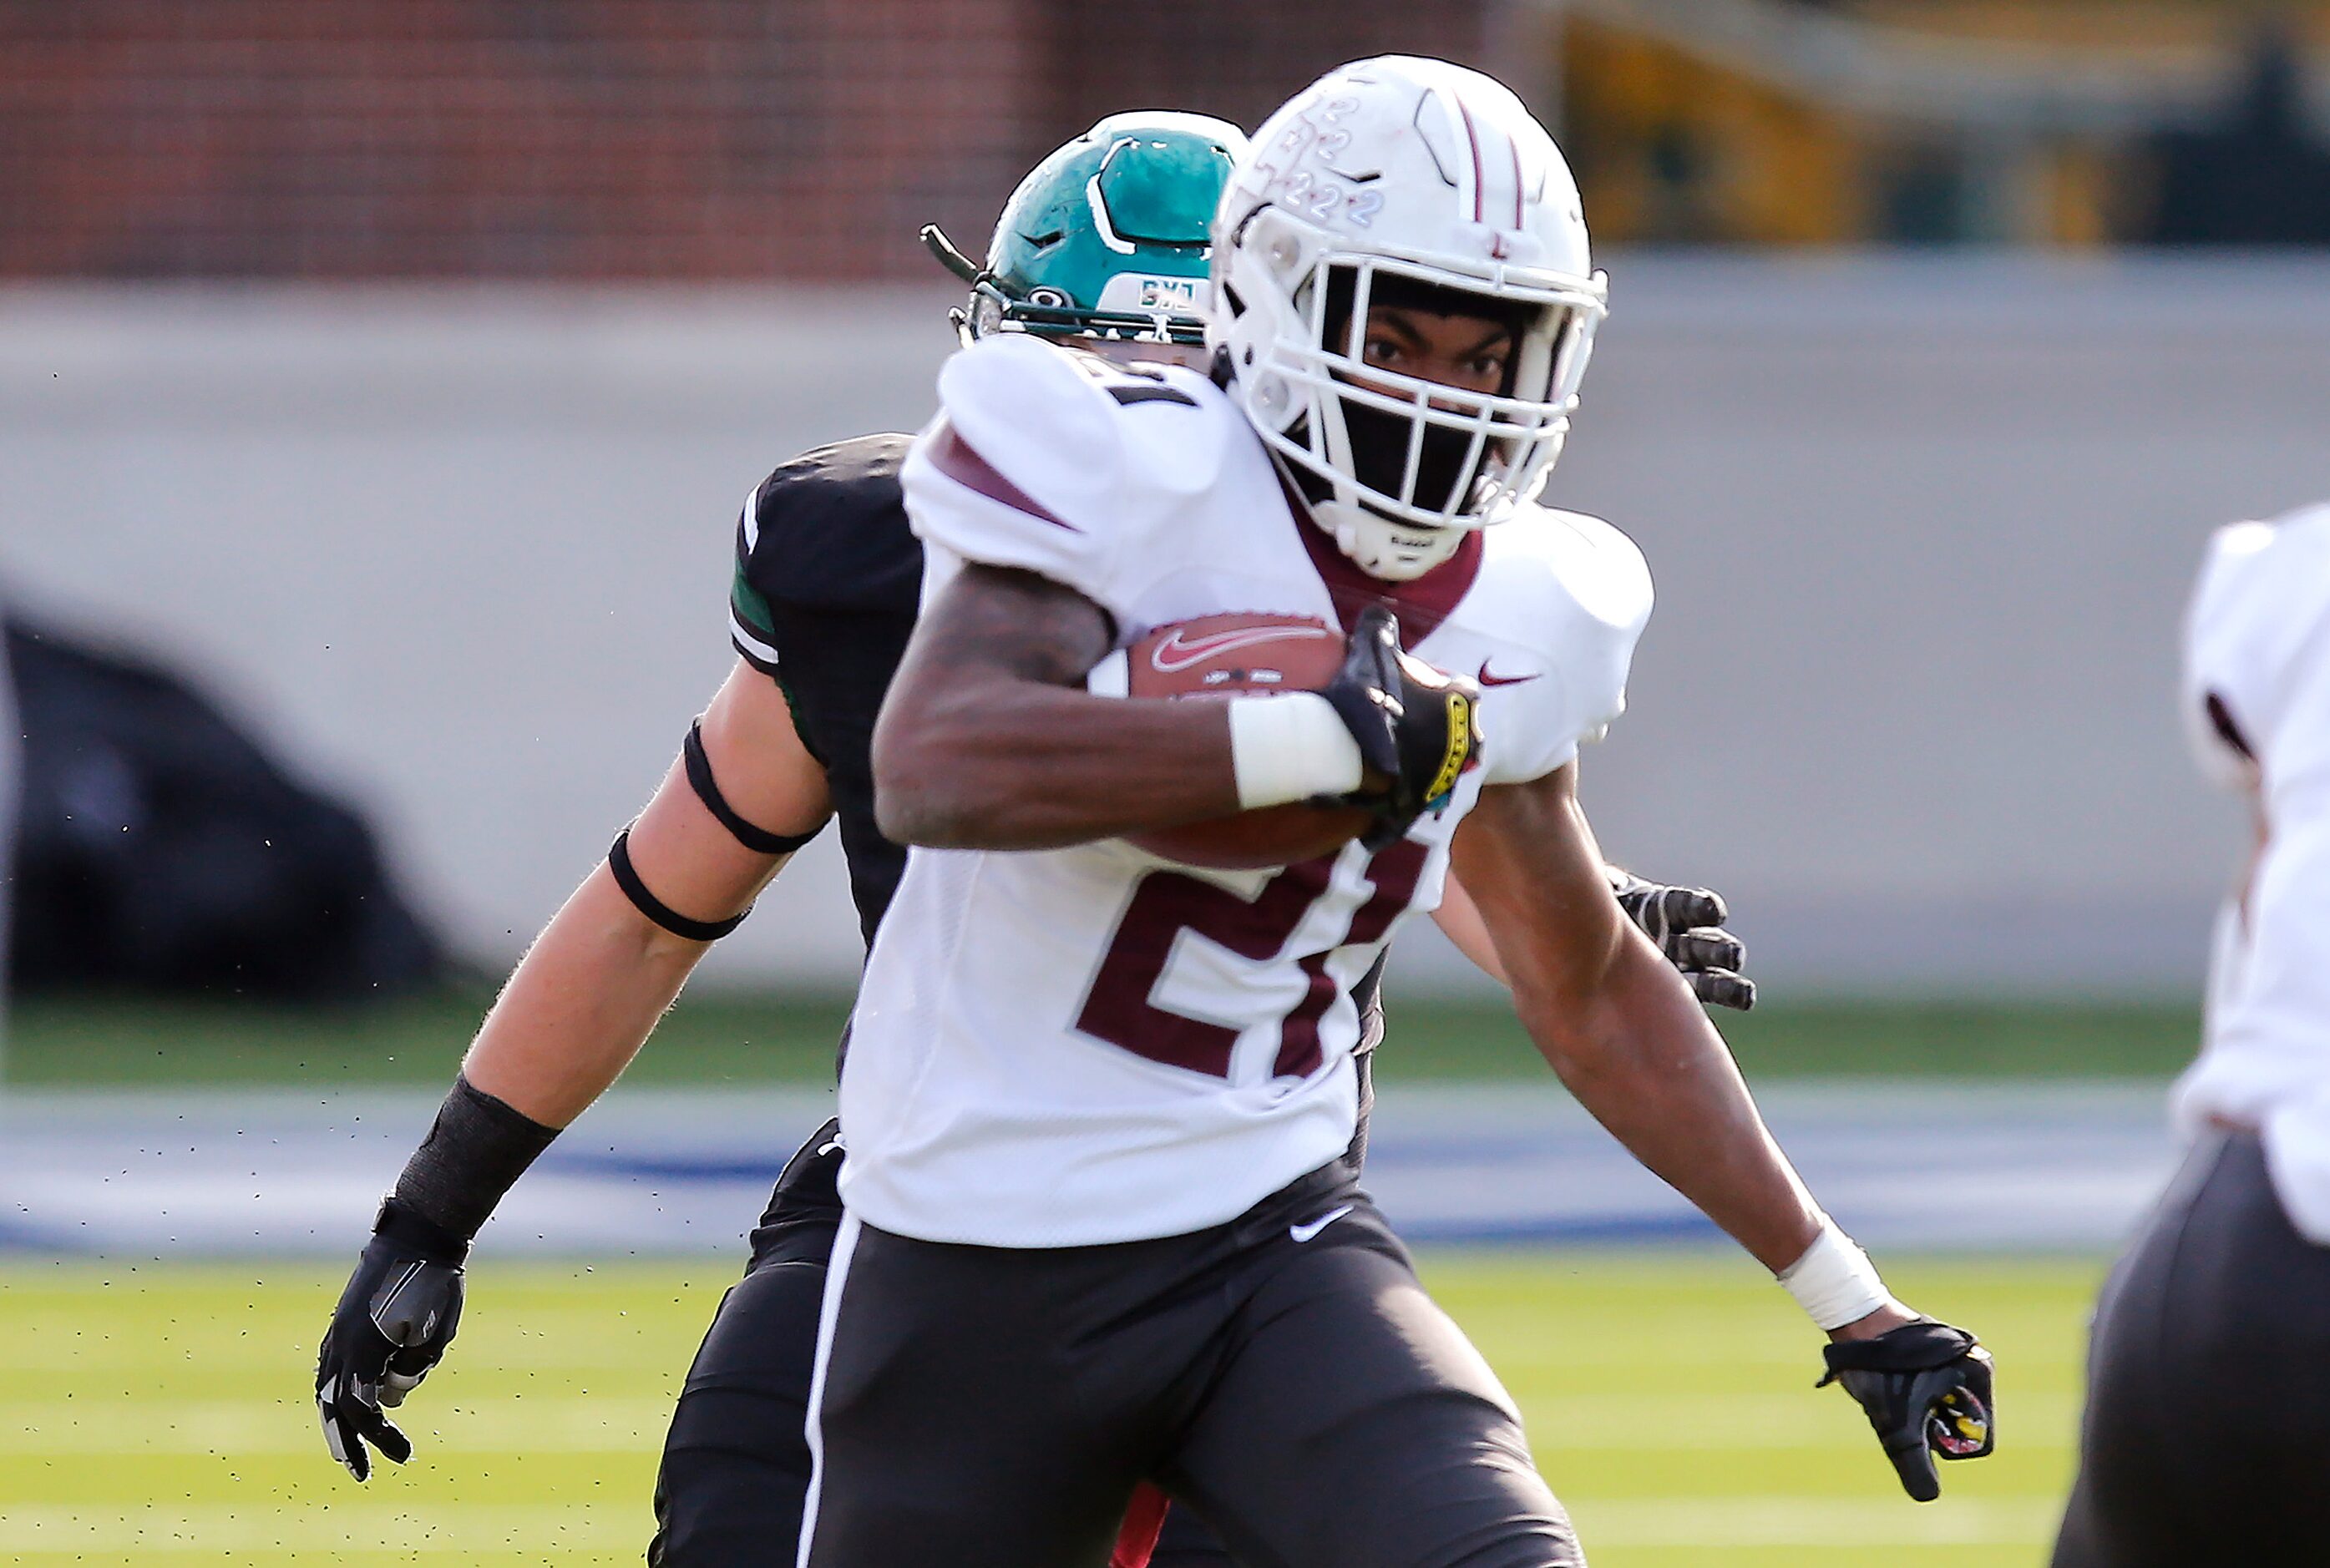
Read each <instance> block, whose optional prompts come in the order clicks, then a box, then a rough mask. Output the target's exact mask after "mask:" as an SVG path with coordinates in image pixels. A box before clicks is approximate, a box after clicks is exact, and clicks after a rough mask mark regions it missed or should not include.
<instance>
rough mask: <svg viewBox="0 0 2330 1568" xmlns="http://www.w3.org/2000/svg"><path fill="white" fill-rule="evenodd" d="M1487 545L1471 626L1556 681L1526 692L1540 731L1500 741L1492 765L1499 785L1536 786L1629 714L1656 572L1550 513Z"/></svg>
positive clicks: (1598, 534)
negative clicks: (1631, 676) (1629, 689)
mask: <svg viewBox="0 0 2330 1568" xmlns="http://www.w3.org/2000/svg"><path fill="white" fill-rule="evenodd" d="M1484 545H1485V553H1484V555H1483V557H1482V569H1481V577H1480V581H1479V583H1478V584H1477V586H1476V587H1475V588H1474V589H1473V597H1474V598H1477V599H1478V600H1480V601H1481V605H1480V610H1479V611H1478V612H1477V620H1475V619H1474V618H1473V617H1469V616H1468V617H1467V619H1468V621H1469V622H1473V624H1475V625H1476V628H1477V629H1479V630H1481V631H1482V632H1485V633H1487V634H1488V635H1490V636H1492V637H1494V638H1497V639H1499V640H1500V641H1502V642H1506V643H1509V644H1511V645H1512V647H1513V648H1514V649H1515V652H1516V654H1517V655H1519V656H1521V659H1522V661H1523V664H1524V665H1525V666H1526V665H1529V664H1535V665H1538V666H1541V667H1542V669H1543V671H1544V674H1545V675H1546V676H1548V677H1549V679H1547V680H1545V682H1544V684H1543V685H1531V686H1530V687H1529V688H1528V702H1529V705H1530V707H1532V708H1538V707H1540V706H1541V707H1542V722H1541V723H1534V724H1532V725H1530V730H1531V731H1532V733H1531V734H1530V736H1529V737H1528V739H1527V740H1526V741H1523V739H1522V738H1521V737H1520V736H1518V735H1515V734H1512V733H1511V732H1500V733H1499V734H1498V735H1496V736H1495V737H1493V738H1492V744H1491V746H1490V748H1489V753H1488V756H1489V763H1490V766H1491V769H1492V772H1493V773H1494V774H1495V775H1496V777H1497V779H1498V781H1500V782H1504V781H1515V780H1521V779H1532V778H1539V777H1542V776H1543V775H1544V774H1546V773H1548V772H1550V771H1552V770H1554V769H1555V768H1558V767H1559V766H1561V765H1562V763H1564V762H1566V761H1568V760H1569V758H1570V757H1571V756H1573V755H1575V753H1576V748H1577V743H1578V742H1579V741H1590V740H1593V739H1595V738H1596V737H1597V736H1599V735H1600V733H1601V732H1602V731H1603V730H1604V729H1605V728H1606V727H1607V726H1608V725H1609V723H1610V722H1611V721H1612V720H1614V719H1615V718H1616V717H1617V716H1618V715H1619V714H1620V713H1623V712H1624V711H1625V706H1626V675H1627V671H1628V669H1629V668H1630V667H1631V666H1632V665H1633V663H1634V644H1635V642H1636V641H1637V640H1638V639H1639V638H1641V636H1642V632H1643V624H1644V623H1645V622H1646V621H1648V620H1649V619H1650V616H1651V604H1652V590H1651V571H1650V567H1649V566H1648V564H1647V563H1645V562H1644V561H1643V553H1642V552H1641V551H1640V550H1638V549H1637V548H1635V545H1634V541H1633V540H1631V539H1629V538H1627V537H1626V536H1625V535H1624V534H1622V533H1620V532H1619V531H1618V530H1617V529H1615V528H1614V527H1612V526H1611V525H1610V524H1607V523H1605V522H1604V521H1603V520H1602V519H1601V518H1599V517H1593V516H1588V515H1586V514H1585V513H1582V512H1564V511H1558V510H1556V509H1554V508H1552V507H1548V506H1531V507H1529V508H1526V509H1524V510H1523V511H1522V512H1521V514H1520V515H1519V516H1516V517H1514V518H1512V519H1511V521H1509V522H1505V523H1501V524H1497V525H1496V526H1494V527H1492V528H1490V529H1488V530H1487V531H1486V535H1485V539H1484Z"/></svg>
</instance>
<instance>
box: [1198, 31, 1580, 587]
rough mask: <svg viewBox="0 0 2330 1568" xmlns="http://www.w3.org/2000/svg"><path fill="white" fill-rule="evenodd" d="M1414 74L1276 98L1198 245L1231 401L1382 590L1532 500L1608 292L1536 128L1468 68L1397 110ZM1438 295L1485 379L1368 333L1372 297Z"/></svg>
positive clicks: (1420, 299)
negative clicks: (1467, 75)
mask: <svg viewBox="0 0 2330 1568" xmlns="http://www.w3.org/2000/svg"><path fill="white" fill-rule="evenodd" d="M1436 63H1437V62H1422V64H1423V65H1425V66H1429V65H1432V64H1436ZM1418 69H1420V67H1419V68H1418ZM1430 74H1431V73H1429V72H1425V75H1424V76H1419V75H1418V70H1417V69H1406V68H1404V69H1403V71H1402V72H1401V73H1400V74H1398V75H1395V73H1393V72H1392V71H1389V70H1387V69H1381V68H1378V69H1375V70H1374V71H1373V74H1366V73H1360V72H1356V71H1353V72H1345V73H1343V74H1342V75H1341V77H1340V78H1339V79H1337V80H1334V81H1333V84H1332V86H1331V87H1327V88H1325V89H1324V90H1323V91H1322V90H1314V92H1313V93H1312V95H1310V96H1309V97H1307V98H1306V99H1296V100H1295V101H1294V102H1293V103H1291V104H1289V105H1287V106H1286V107H1285V108H1284V109H1281V110H1280V111H1279V112H1278V113H1277V114H1276V115H1275V116H1274V117H1273V118H1271V120H1270V123H1268V124H1267V125H1265V126H1264V127H1263V128H1262V130H1261V132H1260V133H1259V135H1258V136H1257V137H1256V138H1255V150H1254V154H1253V156H1251V157H1249V158H1247V159H1246V161H1245V162H1244V163H1242V164H1241V165H1239V167H1238V172H1237V174H1236V176H1235V180H1236V184H1234V185H1233V187H1232V189H1231V193H1230V194H1229V195H1228V196H1227V198H1226V199H1225V201H1224V203H1223V206H1222V211H1221V222H1220V224H1219V227H1218V231H1217V234H1216V237H1215V238H1216V244H1217V254H1218V256H1219V261H1218V262H1217V268H1216V271H1217V276H1218V279H1219V289H1220V298H1219V300H1218V301H1217V305H1218V306H1219V308H1218V310H1217V314H1216V316H1215V319H1214V330H1213V334H1212V335H1213V338H1214V341H1215V342H1216V343H1217V344H1218V345H1220V347H1221V349H1222V351H1223V352H1224V353H1225V354H1227V355H1228V359H1229V364H1230V367H1231V369H1232V371H1233V373H1234V374H1235V377H1236V379H1235V380H1234V381H1232V382H1231V383H1230V392H1231V395H1232V396H1233V397H1235V398H1236V400H1237V401H1238V403H1239V405H1240V406H1241V407H1242V408H1244V409H1245V411H1246V415H1247V417H1248V418H1250V419H1251V420H1253V421H1254V424H1255V429H1256V430H1259V431H1261V432H1262V437H1263V439H1264V441H1266V442H1268V443H1269V445H1270V447H1271V449H1273V450H1274V451H1275V452H1276V453H1277V454H1278V455H1279V456H1280V458H1283V460H1284V461H1285V462H1286V463H1287V464H1288V466H1289V467H1290V468H1291V469H1292V470H1293V473H1294V474H1295V476H1296V483H1297V484H1298V485H1299V486H1301V487H1302V492H1303V496H1304V497H1305V499H1307V500H1308V501H1309V502H1310V504H1311V512H1312V516H1313V517H1315V518H1316V519H1317V520H1318V522H1319V524H1320V525H1321V527H1323V528H1325V529H1326V530H1327V531H1328V532H1329V533H1331V534H1333V535H1334V537H1335V542H1336V543H1337V544H1338V545H1339V546H1340V548H1341V549H1342V551H1343V553H1345V554H1347V555H1349V556H1350V558H1351V559H1352V560H1353V561H1355V562H1358V563H1359V565H1360V567H1361V568H1363V569H1364V570H1366V571H1369V573H1371V574H1373V575H1375V576H1377V577H1380V578H1385V579H1388V580H1392V581H1405V580H1407V579H1410V578H1414V577H1417V576H1420V575H1421V574H1423V573H1424V572H1425V571H1430V570H1431V569H1432V568H1433V567H1435V566H1436V565H1438V564H1440V563H1441V562H1444V561H1445V560H1447V559H1448V558H1449V556H1450V555H1451V554H1453V553H1454V551H1455V550H1456V548H1457V546H1458V545H1459V544H1460V543H1462V542H1463V536H1464V534H1465V532H1466V531H1468V530H1471V529H1474V528H1481V527H1484V526H1487V525H1488V524H1494V523H1501V522H1503V521H1505V520H1506V519H1508V518H1510V517H1511V516H1513V515H1516V514H1517V513H1518V512H1519V511H1520V509H1521V508H1523V507H1525V506H1528V505H1530V504H1531V503H1532V502H1534V501H1535V500H1536V498H1537V495H1538V492H1539V489H1541V488H1542V487H1543V486H1544V484H1545V478H1546V475H1547V473H1548V471H1549V469H1551V468H1552V467H1553V463H1554V460H1555V458H1558V457H1559V456H1560V454H1561V446H1562V441H1563V439H1564V438H1565V437H1567V435H1568V431H1569V415H1570V411H1572V410H1573V409H1575V408H1576V407H1577V386H1578V383H1579V381H1580V380H1581V379H1583V377H1584V376H1585V373H1586V361H1587V359H1588V358H1589V357H1591V355H1592V354H1593V350H1594V334H1595V330H1596V328H1597V327H1598V326H1600V325H1601V322H1602V317H1603V316H1604V315H1605V312H1606V311H1607V309H1608V302H1609V284H1608V279H1606V278H1605V276H1604V275H1603V274H1602V273H1600V272H1598V271H1596V270H1595V269H1594V268H1593V263H1592V261H1591V260H1590V257H1589V255H1588V251H1587V248H1586V217H1585V213H1584V210H1583V208H1582V207H1581V206H1580V204H1579V202H1578V197H1577V184H1576V182H1575V181H1573V180H1572V179H1571V178H1570V174H1569V165H1568V164H1567V163H1566V162H1565V161H1564V160H1563V158H1562V156H1561V154H1560V152H1559V150H1558V148H1556V147H1555V146H1554V145H1553V140H1552V138H1551V137H1548V136H1547V135H1546V134H1545V131H1544V129H1543V128H1541V127H1539V125H1538V124H1537V122H1536V121H1535V120H1534V119H1532V118H1530V116H1529V114H1528V111H1527V110H1525V109H1522V108H1521V106H1520V101H1519V100H1518V99H1514V98H1513V97H1512V95H1511V93H1509V92H1507V91H1505V90H1504V89H1503V88H1502V87H1501V86H1499V85H1498V84H1496V83H1494V82H1492V81H1488V80H1486V79H1484V78H1475V79H1474V80H1473V83H1472V84H1470V85H1468V86H1467V87H1466V88H1465V89H1464V90H1463V91H1457V90H1445V91H1427V92H1426V93H1425V97H1424V98H1423V99H1420V100H1419V105H1420V107H1419V108H1418V109H1417V112H1416V113H1415V114H1414V115H1413V116H1412V117H1411V118H1402V117H1401V114H1400V111H1399V109H1398V107H1397V103H1395V102H1394V101H1393V100H1395V99H1397V100H1399V101H1402V102H1404V101H1405V100H1406V98H1407V96H1408V94H1409V93H1410V92H1411V91H1412V90H1415V85H1414V84H1415V82H1416V80H1425V79H1426V78H1428V77H1429V76H1430ZM1442 80H1454V79H1453V78H1445V77H1443V78H1442ZM1452 293H1453V295H1454V296H1456V297H1463V298H1470V299H1471V300H1473V302H1474V304H1473V308H1475V309H1486V310H1487V311H1489V312H1491V313H1492V314H1493V316H1495V318H1496V319H1497V320H1498V321H1499V322H1500V323H1501V324H1502V325H1503V326H1505V327H1506V329H1507V330H1506V334H1505V342H1504V345H1503V347H1502V348H1501V351H1500V353H1499V355H1498V357H1497V360H1496V365H1495V373H1494V374H1493V375H1492V376H1487V375H1484V376H1482V378H1481V379H1480V380H1479V381H1477V382H1476V383H1474V384H1472V385H1468V386H1464V387H1461V388H1456V387H1451V386H1449V385H1447V384H1446V383H1441V382H1433V381H1427V380H1425V379H1424V378H1422V377H1419V376H1416V375H1415V374H1412V373H1407V372H1406V371H1404V370H1403V369H1402V367H1401V365H1400V364H1399V362H1398V358H1397V354H1398V348H1397V345H1388V344H1385V343H1383V342H1381V341H1375V342H1371V341H1370V340H1369V335H1368V327H1369V320H1370V316H1371V315H1372V313H1373V311H1374V309H1375V308H1376V307H1386V306H1391V307H1410V308H1421V309H1423V310H1424V311H1425V313H1427V314H1432V313H1434V307H1435V305H1444V304H1446V303H1447V301H1448V300H1449V299H1450V298H1451V297H1452ZM1482 301H1486V302H1487V303H1486V304H1485V305H1483V304H1482Z"/></svg>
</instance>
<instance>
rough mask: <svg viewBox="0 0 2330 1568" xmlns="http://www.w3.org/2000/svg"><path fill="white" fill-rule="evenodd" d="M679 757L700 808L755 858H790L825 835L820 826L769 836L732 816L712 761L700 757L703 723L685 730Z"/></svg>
mask: <svg viewBox="0 0 2330 1568" xmlns="http://www.w3.org/2000/svg"><path fill="white" fill-rule="evenodd" d="M679 754H680V756H681V758H682V759H683V760H685V762H686V764H687V783H688V787H689V788H690V789H694V790H695V791H696V798H697V799H698V800H701V801H703V802H704V808H705V809H706V811H709V812H710V813H712V815H713V817H714V819H715V820H716V821H717V822H718V823H719V824H720V826H721V827H725V828H726V829H727V830H728V832H729V834H730V836H732V837H734V839H735V840H736V842H737V843H739V844H741V845H744V847H745V848H747V849H749V850H751V851H752V852H753V854H755V855H791V853H792V852H793V851H795V850H797V849H799V848H800V847H801V846H802V845H805V844H807V843H808V842H809V841H810V839H812V838H815V837H816V836H818V835H819V834H820V833H822V832H824V831H825V824H824V823H822V822H820V823H819V824H818V825H817V826H816V827H812V828H810V830H809V831H808V832H807V833H771V832H770V831H769V830H768V829H767V828H765V827H753V825H752V824H751V823H749V822H747V821H745V820H744V818H743V817H739V816H738V815H737V814H736V808H734V807H733V806H731V805H729V804H728V798H727V797H726V796H725V795H723V794H721V793H720V785H719V782H718V781H717V780H716V779H714V778H713V777H712V759H711V758H709V757H707V756H706V755H705V754H704V721H703V720H701V719H698V720H696V722H695V723H692V724H690V725H688V726H687V740H685V741H681V742H680V745H679Z"/></svg>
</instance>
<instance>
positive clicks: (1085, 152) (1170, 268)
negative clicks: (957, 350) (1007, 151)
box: [923, 109, 1246, 346]
mask: <svg viewBox="0 0 2330 1568" xmlns="http://www.w3.org/2000/svg"><path fill="white" fill-rule="evenodd" d="M1245 150H1246V136H1245V133H1244V132H1242V131H1240V130H1239V129H1238V128H1236V126H1234V125H1231V124H1229V123H1228V122H1227V121H1226V120H1217V119H1212V118H1208V117H1206V116H1203V115H1192V114H1179V113H1175V112H1171V111H1169V110H1163V109H1153V110H1138V111H1134V112H1132V113H1128V114H1118V115H1111V116H1110V117H1109V118H1106V119H1103V120H1102V121H1101V122H1100V123H1099V124H1098V125H1096V126H1094V127H1093V128H1092V129H1090V130H1089V131H1086V132H1085V133H1084V135H1083V136H1080V137H1076V138H1075V140H1073V141H1071V142H1069V143H1067V144H1066V146H1062V147H1060V148H1058V149H1057V150H1056V151H1055V152H1053V153H1052V154H1051V156H1048V157H1047V158H1045V159H1044V161H1043V162H1042V163H1040V164H1038V165H1036V167H1035V168H1034V169H1033V170H1032V171H1030V172H1029V174H1028V176H1027V178H1025V179H1024V180H1022V181H1021V182H1020V183H1019V186H1018V189H1017V190H1015V191H1013V192H1012V193H1011V197H1010V200H1009V201H1008V202H1006V203H1004V206H1003V213H1002V215H1001V217H1000V218H999V220H998V221H997V222H996V226H995V236H994V238H993V240H992V241H990V243H989V246H988V252H987V261H986V264H985V265H984V266H978V265H976V264H973V263H971V261H969V260H967V259H965V258H964V257H963V256H962V254H961V252H960V251H959V250H955V248H954V246H953V245H952V243H951V242H949V241H947V240H946V237H945V236H944V235H943V234H940V233H938V231H936V230H935V229H934V228H933V229H925V230H924V231H923V242H924V243H925V244H926V245H928V246H930V248H931V250H933V253H934V254H936V255H937V256H938V257H939V260H941V261H942V262H943V263H944V264H945V265H946V266H947V267H948V269H950V270H952V271H954V272H955V273H956V275H957V276H959V277H961V279H963V280H964V281H965V282H966V283H968V284H970V285H971V299H970V301H969V303H968V305H967V306H966V307H964V308H962V309H961V310H959V311H957V312H956V313H955V317H954V319H955V324H956V327H957V330H958V331H959V332H961V335H962V336H963V340H964V341H965V342H970V341H971V340H972V339H974V338H978V337H982V336H985V335H988V334H989V333H993V332H1031V333H1035V334H1037V335H1039V336H1044V337H1049V338H1056V339H1090V340H1096V341H1099V342H1103V343H1106V342H1124V343H1138V344H1179V345H1189V346H1198V345H1203V344H1204V342H1205V321H1204V316H1203V312H1204V309H1205V302H1206V297H1207V293H1208V288H1209V283H1208V263H1209V259H1210V256H1211V249H1212V234H1211V223H1212V218H1213V213H1214V211H1215V207H1216V205H1217V202H1218V200H1219V197H1220V194H1221V190H1222V185H1223V182H1224V181H1225V180H1226V179H1227V177H1228V175H1229V172H1230V169H1231V167H1232V165H1234V163H1235V162H1236V159H1237V157H1238V156H1240V155H1241V154H1243V153H1244V151H1245Z"/></svg>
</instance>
